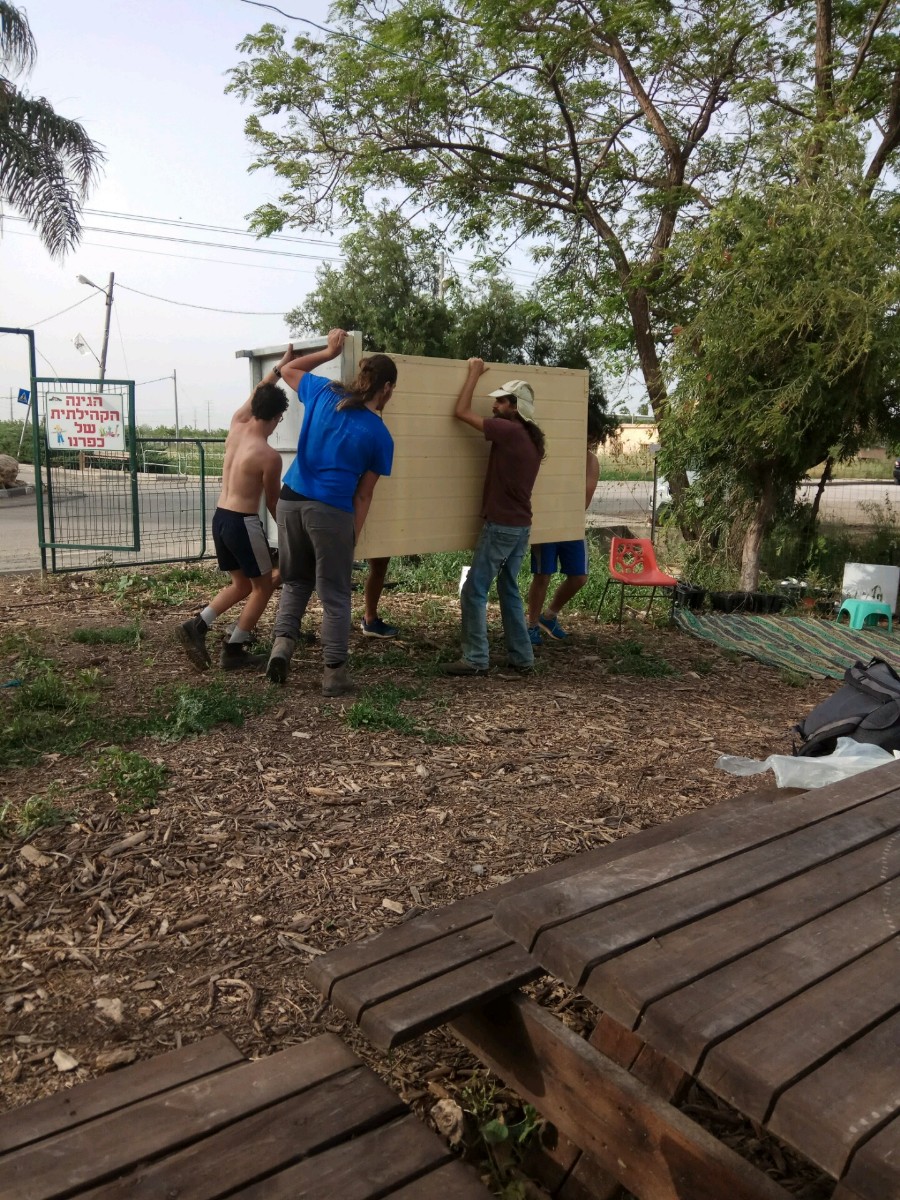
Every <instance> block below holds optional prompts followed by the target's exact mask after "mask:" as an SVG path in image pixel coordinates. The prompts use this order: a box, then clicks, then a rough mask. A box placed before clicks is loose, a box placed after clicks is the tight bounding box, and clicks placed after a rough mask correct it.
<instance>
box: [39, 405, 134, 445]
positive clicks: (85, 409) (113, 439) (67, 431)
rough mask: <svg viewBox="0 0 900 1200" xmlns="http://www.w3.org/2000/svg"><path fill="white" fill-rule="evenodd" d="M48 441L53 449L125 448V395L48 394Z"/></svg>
mask: <svg viewBox="0 0 900 1200" xmlns="http://www.w3.org/2000/svg"><path fill="white" fill-rule="evenodd" d="M46 405H47V444H48V446H49V447H50V449H51V450H124V449H125V427H124V424H123V422H122V397H121V396H119V395H116V394H115V393H107V394H106V395H66V394H63V393H59V394H57V395H51V396H48V397H47V399H46Z"/></svg>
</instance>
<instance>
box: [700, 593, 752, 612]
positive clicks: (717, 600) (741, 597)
mask: <svg viewBox="0 0 900 1200" xmlns="http://www.w3.org/2000/svg"><path fill="white" fill-rule="evenodd" d="M748 594H749V593H747V592H710V593H709V602H710V604H711V605H712V607H713V608H714V609H715V610H716V611H717V612H724V613H733V612H743V611H744V609H745V608H746V605H747V596H748Z"/></svg>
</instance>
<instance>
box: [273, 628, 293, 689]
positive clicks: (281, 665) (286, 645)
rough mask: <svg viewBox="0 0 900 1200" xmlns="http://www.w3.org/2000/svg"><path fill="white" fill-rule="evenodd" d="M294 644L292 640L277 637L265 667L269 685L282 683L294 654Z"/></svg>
mask: <svg viewBox="0 0 900 1200" xmlns="http://www.w3.org/2000/svg"><path fill="white" fill-rule="evenodd" d="M295 645H296V642H295V641H294V639H293V638H289V637H277V638H276V639H275V641H274V642H273V644H272V653H271V654H270V655H269V665H268V666H267V667H266V679H268V681H269V683H284V682H285V680H286V679H287V675H288V667H289V665H290V662H291V658H292V657H293V654H294V646H295Z"/></svg>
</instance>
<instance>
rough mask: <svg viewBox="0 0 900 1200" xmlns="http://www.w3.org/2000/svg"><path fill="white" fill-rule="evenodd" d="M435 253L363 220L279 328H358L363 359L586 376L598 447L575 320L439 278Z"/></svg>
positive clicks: (593, 368) (595, 407)
mask: <svg viewBox="0 0 900 1200" xmlns="http://www.w3.org/2000/svg"><path fill="white" fill-rule="evenodd" d="M437 246H438V236H437V232H436V231H434V230H429V231H425V230H420V229H415V228H413V227H411V226H410V225H409V223H408V222H407V221H406V220H405V219H404V218H403V217H402V216H401V215H400V214H399V213H397V212H396V211H392V210H389V209H386V208H382V209H379V210H378V211H376V212H375V213H366V214H363V216H362V219H361V223H360V225H359V227H358V228H357V229H356V230H354V232H352V233H350V234H348V235H347V236H346V237H345V238H343V239H342V241H341V252H342V255H343V258H344V261H343V263H342V264H341V266H340V267H334V266H332V265H331V264H330V263H329V264H326V265H325V266H324V267H322V268H321V269H320V270H319V272H318V277H317V283H316V287H315V288H314V289H313V291H312V292H311V293H310V294H309V295H308V296H307V298H306V300H305V301H304V302H303V304H301V305H299V306H298V307H297V308H295V309H292V310H291V312H289V313H287V314H286V317H285V320H286V321H287V323H288V325H289V326H290V327H291V328H292V329H294V330H297V331H298V332H300V333H310V334H313V333H321V332H322V330H324V329H333V328H340V329H359V330H361V331H362V333H363V345H364V348H365V349H366V350H367V351H384V352H387V353H394V354H422V355H428V356H431V357H438V358H462V359H465V358H468V357H469V356H470V355H472V354H477V355H478V356H479V357H480V358H483V359H485V360H486V361H488V362H505V363H522V364H527V363H532V364H534V365H537V366H551V367H569V368H573V369H576V370H588V371H590V373H591V374H590V408H591V414H592V428H594V429H595V431H596V433H597V436H599V437H602V438H604V439H605V437H606V436H607V435H608V434H609V433H610V432H611V431H612V428H613V426H614V424H615V422H614V420H613V418H612V417H610V416H609V415H608V414H607V413H606V400H605V397H604V395H603V388H602V385H601V382H600V371H599V369H598V366H597V364H596V363H594V362H592V361H591V359H590V357H589V354H588V351H587V344H588V341H589V330H588V329H587V328H586V325H585V322H583V321H582V322H581V323H578V322H576V321H574V320H573V319H571V318H569V319H566V320H565V321H564V320H563V318H562V316H561V315H560V314H559V313H558V312H557V311H555V310H554V308H553V306H552V295H548V296H546V297H545V296H544V295H543V294H542V293H541V291H540V290H539V289H538V290H535V289H532V291H531V292H529V293H528V294H527V295H523V294H522V293H521V292H519V291H517V290H516V288H515V287H514V286H513V284H511V283H510V282H509V280H507V279H505V278H503V277H502V275H500V274H499V272H498V271H496V270H494V271H482V272H480V273H478V274H476V276H475V278H474V279H469V280H464V279H459V278H443V276H442V265H443V264H442V260H441V255H440V251H439V250H438V248H437Z"/></svg>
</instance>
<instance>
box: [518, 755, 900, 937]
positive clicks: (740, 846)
mask: <svg viewBox="0 0 900 1200" xmlns="http://www.w3.org/2000/svg"><path fill="white" fill-rule="evenodd" d="M890 793H895V794H897V795H898V796H900V762H898V763H888V764H886V765H885V766H883V767H878V768H876V769H875V770H874V771H868V772H866V774H865V775H862V776H856V777H854V778H853V779H849V780H844V781H842V782H840V783H836V784H832V785H831V786H830V787H825V788H819V789H817V790H816V792H815V793H814V794H813V795H811V794H809V793H804V794H801V795H800V796H795V797H793V798H792V799H789V800H785V801H783V802H782V803H780V804H777V805H775V806H774V807H772V808H771V809H770V810H769V811H768V814H767V820H766V821H765V822H761V821H759V820H757V819H756V816H755V814H754V813H753V812H752V811H743V812H742V811H741V810H740V809H734V808H727V809H725V808H719V809H716V810H715V811H714V812H710V811H709V810H705V812H704V817H705V820H703V821H702V822H701V823H700V824H699V826H698V827H694V826H690V827H686V828H687V831H686V832H685V831H684V830H683V829H682V828H678V829H676V828H675V825H676V823H675V822H673V823H672V824H671V825H670V827H669V828H670V831H671V833H672V838H671V839H670V841H668V842H667V843H666V844H665V845H663V846H657V847H655V848H654V849H650V850H647V851H645V852H644V853H642V854H641V855H640V856H639V857H638V858H635V857H634V856H629V858H628V859H625V860H623V861H621V862H616V863H610V865H609V869H608V870H605V871H603V872H602V873H601V872H599V871H594V872H591V871H590V864H587V863H586V864H585V870H583V871H579V872H577V873H575V874H570V875H567V876H566V877H564V878H563V879H560V880H558V881H556V882H554V883H552V884H549V883H548V884H546V885H545V886H543V887H541V888H540V890H537V889H535V888H534V887H530V888H529V889H528V890H527V891H526V892H524V893H518V894H516V895H513V896H509V897H505V898H502V899H499V898H498V899H499V903H498V905H497V910H496V912H495V914H494V919H495V921H496V922H497V923H498V924H499V925H500V927H501V928H502V929H504V930H506V931H507V932H508V933H509V934H510V935H511V936H512V937H513V938H514V939H515V940H516V941H517V942H519V944H520V945H522V946H525V947H527V948H528V949H533V948H534V947H535V943H536V942H537V940H538V937H539V936H540V935H542V934H544V935H545V934H546V931H547V930H550V929H553V928H554V927H555V926H557V925H559V924H563V923H565V922H568V921H572V920H574V919H575V918H578V917H580V916H583V915H584V914H586V913H589V912H592V911H594V910H595V909H599V908H602V907H604V906H605V905H608V904H610V903H612V902H613V901H616V900H621V899H623V898H624V897H625V896H628V895H633V894H636V893H638V892H641V891H643V890H645V889H648V888H654V887H656V886H658V885H659V884H662V883H665V882H667V881H668V880H672V879H677V878H679V877H680V876H682V875H688V874H690V873H691V872H694V871H697V870H701V869H704V868H705V869H709V868H710V866H711V864H714V863H716V862H717V861H724V860H726V859H729V858H732V857H734V856H735V855H738V854H743V853H745V852H747V851H749V850H752V849H754V848H755V847H757V846H764V845H770V844H772V843H775V842H777V841H778V840H779V839H780V838H782V837H784V836H786V835H789V834H794V833H796V831H798V830H801V829H804V828H806V827H808V826H815V825H820V824H822V823H823V822H826V821H828V820H829V819H831V818H834V817H835V816H837V815H839V814H841V813H843V812H847V811H849V810H851V809H855V808H860V807H861V806H864V805H866V804H867V803H869V802H870V801H872V800H875V799H877V798H879V797H881V796H884V795H887V794H890ZM676 834H677V836H676Z"/></svg>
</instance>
